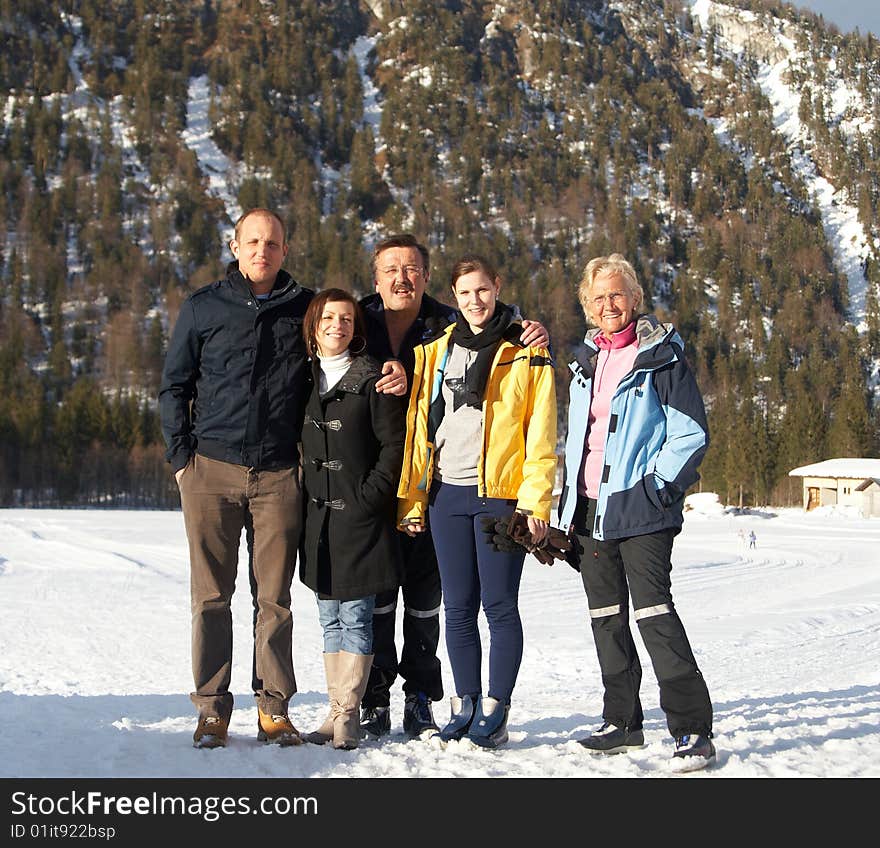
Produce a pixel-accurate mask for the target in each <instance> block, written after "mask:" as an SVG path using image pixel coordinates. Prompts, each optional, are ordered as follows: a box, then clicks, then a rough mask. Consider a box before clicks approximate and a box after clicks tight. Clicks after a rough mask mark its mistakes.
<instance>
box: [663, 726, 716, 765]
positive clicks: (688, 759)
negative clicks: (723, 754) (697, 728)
mask: <svg viewBox="0 0 880 848" xmlns="http://www.w3.org/2000/svg"><path fill="white" fill-rule="evenodd" d="M714 762H715V746H714V745H713V744H712V740H711V739H710V738H709V737H708V736H704V735H703V734H702V733H688V734H686V735H684V736H676V737H675V752H674V753H673V755H672V767H673V768H674V769H675V770H676V771H697V770H698V769H702V768H706V766H709V765H712V764H713V763H714Z"/></svg>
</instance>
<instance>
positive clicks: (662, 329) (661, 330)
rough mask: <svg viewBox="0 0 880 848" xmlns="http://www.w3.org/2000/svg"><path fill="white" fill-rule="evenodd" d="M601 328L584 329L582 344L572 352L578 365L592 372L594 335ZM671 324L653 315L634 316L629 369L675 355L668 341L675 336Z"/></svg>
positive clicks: (669, 359) (595, 350)
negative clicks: (634, 348) (633, 347)
mask: <svg viewBox="0 0 880 848" xmlns="http://www.w3.org/2000/svg"><path fill="white" fill-rule="evenodd" d="M601 332H602V331H601V330H600V329H599V328H598V327H593V328H592V329H590V330H587V333H586V335H585V336H584V341H583V344H581V345H579V346H578V347H577V348H576V349H575V351H574V358H575V361H576V362H577V364H578V365H580V367H581V368H582V369H583V370H584V371H586V372H587V374H589V375H592V373H593V371H594V369H595V361H596V356H597V355H598V353H599V345H598V343H597V342H596V336H598V335H599V334H600V333H601ZM676 335H677V334H676V332H675V328H674V327H673V326H672V324H664V323H663V322H661V321H659V320H658V319H657V317H656V316H655V315H650V314H646V315H639V316H638V317H637V318H636V340H637V342H638V346H639V352H638V354H637V356H636V361H635V363H634V364H633V368H634V369H635V368H659V367H660V366H662V365H666V364H667V363H669V362H672V361H674V360H675V359H676V358H677V353H676V351H675V350H674V348H673V347H672V345H671V344H669V342H670V341H671V340H672V339H673V337H674V336H676Z"/></svg>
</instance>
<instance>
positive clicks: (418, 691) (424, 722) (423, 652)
mask: <svg viewBox="0 0 880 848" xmlns="http://www.w3.org/2000/svg"><path fill="white" fill-rule="evenodd" d="M372 270H373V280H374V282H375V286H376V293H375V294H371V295H368V296H367V297H365V298H363V300H361V306H362V307H363V308H364V314H365V315H366V318H367V352H368V353H369V354H370V355H371V356H373V357H374V358H375V359H378V360H379V362H384V363H385V368H384V369H383V373H385V374H386V376H385V377H384V378H383V380H380V381H379V382H378V383H377V385H376V388H377V389H378V390H379V391H390V392H392V393H394V392H395V390H396V386H397V383H398V377H397V376H396V375H395V374H394V373H389V370H390V369H389V367H388V362H389V361H390V360H399V361H400V362H402V364H403V366H404V369H405V371H406V377H407V385H408V386H411V385H412V377H413V368H414V367H415V354H414V352H413V351H414V349H415V348H416V347H417V346H418V345H420V344H422V343H423V342H425V341H428V340H430V339H433V338H435V337H436V336H438V335H439V334H440V333H441V332H442V331H443V330H444V329H445V328H446V327H448V326H449V325H450V324H452V323H453V322H454V321H455V320H456V315H457V313H456V310H455V308H454V307H451V306H447V305H445V304H443V303H440V302H439V301H437V300H435V299H434V298H432V297H430V296H429V295H427V294H426V293H425V290H426V288H427V285H428V279H429V277H430V271H429V253H428V248H427V247H425V246H424V245H423V244H420V243H419V242H418V241H417V240H416V238H415V237H414V236H412V235H410V234H409V233H404V234H400V235H393V236H390V237H388V238H386V239H384V240H383V241H381V242H379V243H378V244H377V245H376V247H375V248H374V249H373V259H372ZM522 341H523V343H524V344H541V345H546V344H547V343H548V342H549V339H548V337H547V332H546V330H545V329H544V327H543V326H542V325H541V324H540V323H539V322H537V321H523V335H522ZM430 529H431V528H430V526H429V527H427V528H426V532H424V533H419V534H417V535H416V536H414V537H410V536H406V535H404V534H402V533H401V534H398V537H399V542H400V545H401V548H402V561H403V570H404V577H403V583H402V586H401V589H402V592H403V603H404V613H403V649H402V652H401V655H400V662H399V663H398V660H397V648H396V647H395V644H394V636H395V622H396V616H395V612H396V609H397V599H398V595H399V593H400V590H398V589H394V590H392V591H390V592H383V593H380V594H378V595H377V596H376V608H375V610H374V611H373V652H374V657H373V668H372V670H371V672H370V679H369V682H368V684H367V691H366V693H365V695H364V698H363V701H362V709H361V729H362V730H363V731H364V732H365V733H366V734H367V735H369V736H371V737H374V738H378V737H379V736H384V735H385V734H387V733H390V732H391V715H390V703H391V694H390V693H391V686H392V684H393V683H394V681H395V679H396V678H397V676H398V675H400V677H402V678H403V692H404V695H405V703H404V712H403V729H404V732H405V733H406V734H407V735H408V736H410V737H411V738H414V739H415V738H419V737H421V736H422V735H423V734H425V735H427V734H429V733H433V732H436V731H437V729H438V728H437V725H436V724H435V722H434V716H433V711H432V709H431V702H432V701H437V700H439V699H440V698H442V697H443V682H442V679H441V675H440V660H439V659H438V658H437V645H438V643H439V640H440V602H441V591H440V572H439V571H438V569H437V556H436V554H435V553H434V543H433V540H432V539H431V533H430Z"/></svg>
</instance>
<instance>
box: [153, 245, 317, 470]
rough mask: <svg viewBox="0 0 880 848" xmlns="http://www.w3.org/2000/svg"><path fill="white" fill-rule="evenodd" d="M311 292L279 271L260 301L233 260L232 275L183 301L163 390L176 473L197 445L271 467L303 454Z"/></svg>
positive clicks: (218, 455)
mask: <svg viewBox="0 0 880 848" xmlns="http://www.w3.org/2000/svg"><path fill="white" fill-rule="evenodd" d="M312 296H313V292H312V291H310V290H309V289H305V288H303V287H302V286H300V285H299V284H298V283H297V282H296V281H295V280H294V279H293V278H292V277H291V276H290V275H289V274H288V273H287V272H286V271H281V272H279V274H278V278H277V280H276V282H275V287H274V288H273V289H272V293H271V295H270V297H269V298H268V299H267V300H264V301H260V300H258V299H257V298H256V297H255V296H254V294H253V292H252V291H251V289H250V286H249V285H248V282H247V280H246V279H245V278H244V277H243V276H242V274H241V273H240V272H239V270H238V262H231V263H230V264H229V266H228V268H227V274H226V278H225V279H223V280H220V281H218V282H216V283H212V284H210V285H208V286H205V287H204V288H201V289H199V290H198V291H196V292H194V293H193V294H192V295H190V297H188V298H187V299H186V301H184V303H183V306H182V307H181V309H180V315H179V316H178V319H177V324H176V325H175V327H174V332H173V334H172V336H171V342H170V344H169V346H168V353H167V355H166V357H165V368H164V370H163V372H162V385H161V388H160V390H159V409H160V413H161V418H162V432H163V435H164V436H165V442H166V444H167V446H168V450H167V453H166V455H165V456H166V458H167V460H168V461H169V462H170V463H171V467H172V469H173V470H174V471H175V472H176V471H178V470H179V469H181V468H183V467H184V466H185V465H186V464H187V462H188V461H189V458H190V457H191V456H192V454H193V453H195V452H196V451H198V453H200V454H202V455H203V456H207V457H210V458H211V459H218V460H221V461H222V462H231V463H235V464H236V465H246V466H248V467H249V468H256V469H263V470H265V469H272V468H284V467H290V466H292V465H295V464H296V463H297V461H298V448H297V443H298V442H299V440H300V432H301V428H302V420H303V411H304V407H305V402H306V398H307V396H308V390H309V379H310V375H309V364H308V358H307V355H306V348H305V344H304V342H303V336H302V322H303V317H304V315H305V311H306V307H307V306H308V305H309V302H310V301H311V299H312Z"/></svg>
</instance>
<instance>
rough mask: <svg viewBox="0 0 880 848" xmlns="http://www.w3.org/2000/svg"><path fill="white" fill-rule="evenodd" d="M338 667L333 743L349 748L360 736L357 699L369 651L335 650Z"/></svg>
mask: <svg viewBox="0 0 880 848" xmlns="http://www.w3.org/2000/svg"><path fill="white" fill-rule="evenodd" d="M339 663H340V670H339V676H338V677H337V678H336V701H335V702H334V703H333V747H334V748H342V749H344V750H351V749H352V748H357V746H358V743H359V742H360V740H361V727H360V716H359V713H360V708H361V699H362V698H363V697H364V692H365V691H366V690H367V680H368V679H369V677H370V668H371V667H372V665H373V655H372V654H350V653H349V652H348V651H340V652H339Z"/></svg>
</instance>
